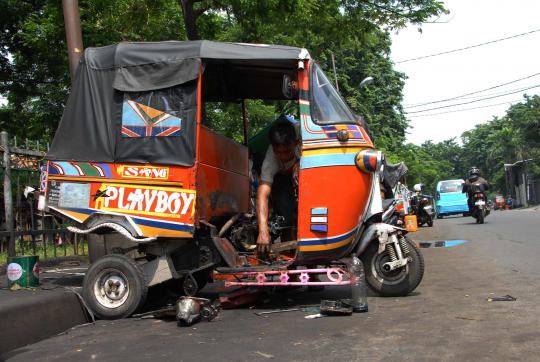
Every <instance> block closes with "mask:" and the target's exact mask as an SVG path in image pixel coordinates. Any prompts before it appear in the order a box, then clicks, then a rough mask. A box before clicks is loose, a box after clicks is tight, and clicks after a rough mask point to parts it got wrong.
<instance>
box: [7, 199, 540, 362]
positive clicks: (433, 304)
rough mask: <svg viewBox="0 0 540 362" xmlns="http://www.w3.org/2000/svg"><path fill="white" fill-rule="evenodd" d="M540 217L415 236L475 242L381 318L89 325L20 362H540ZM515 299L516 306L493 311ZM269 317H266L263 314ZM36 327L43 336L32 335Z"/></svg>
mask: <svg viewBox="0 0 540 362" xmlns="http://www.w3.org/2000/svg"><path fill="white" fill-rule="evenodd" d="M539 224H540V211H538V210H531V209H529V210H512V211H497V212H494V213H492V214H491V215H490V216H489V217H488V218H487V219H486V224H484V225H476V224H475V223H474V220H473V219H472V218H471V217H468V218H463V217H453V218H445V219H443V220H436V221H435V225H434V227H433V228H421V229H420V231H419V232H417V233H415V234H413V235H412V237H413V239H415V240H417V241H420V240H450V239H465V240H468V242H467V243H465V244H463V245H460V246H456V247H452V248H429V249H422V251H423V253H424V257H425V259H426V274H425V276H424V280H423V282H422V283H421V284H420V286H419V287H418V288H417V290H416V292H415V293H413V295H411V296H408V297H403V298H380V297H376V296H371V297H370V298H369V313H365V314H355V315H353V316H351V317H325V318H320V319H313V320H308V319H305V318H304V316H305V315H306V314H308V313H306V312H301V311H299V312H290V313H282V314H273V315H269V316H267V317H259V316H256V315H255V314H254V312H255V311H257V310H256V309H237V310H226V311H223V312H222V313H221V314H220V316H219V318H218V319H217V320H215V321H213V322H210V323H209V322H204V321H203V322H200V323H198V324H196V325H194V326H193V327H185V328H181V327H178V326H177V325H176V323H175V322H174V321H164V320H152V319H150V320H137V319H126V320H120V321H99V322H97V323H96V324H95V325H88V326H82V327H79V328H77V329H74V330H70V331H68V333H66V334H63V335H60V336H56V337H53V338H50V339H47V340H44V341H42V342H39V343H36V344H34V345H31V346H27V347H25V348H21V349H19V350H16V351H14V352H12V353H11V358H10V360H12V361H36V360H40V361H43V360H45V361H57V360H58V361H88V360H99V361H122V360H129V361H146V360H175V361H202V360H204V361H218V360H219V361H265V360H271V359H273V360H280V361H282V360H287V361H330V360H331V361H334V360H341V361H363V360H365V361H403V360H412V361H441V360H447V361H511V360H516V361H533V360H536V361H538V360H540V357H539V354H540V345H539V344H538V341H539V340H540V328H539V326H540V293H539V287H540V263H539V262H538V258H540V237H539V236H538V233H537V230H538V225H539ZM507 294H509V295H512V296H514V297H516V298H517V300H516V301H513V302H509V301H506V302H503V301H500V302H489V301H487V299H488V298H489V297H494V296H502V295H507ZM346 296H347V291H346V290H339V289H332V288H327V289H326V290H325V291H322V292H306V291H305V290H294V291H291V292H288V293H286V294H276V295H274V296H273V297H272V298H271V300H270V301H269V303H268V304H266V305H264V306H263V307H262V309H273V308H276V307H278V308H283V307H292V306H299V305H308V304H317V303H319V301H320V300H321V299H334V298H340V297H346ZM260 310H261V309H259V311H260ZM29 328H31V326H29Z"/></svg>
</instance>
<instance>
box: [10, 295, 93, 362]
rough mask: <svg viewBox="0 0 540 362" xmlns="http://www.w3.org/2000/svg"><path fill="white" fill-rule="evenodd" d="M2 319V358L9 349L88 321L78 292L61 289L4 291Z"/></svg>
mask: <svg viewBox="0 0 540 362" xmlns="http://www.w3.org/2000/svg"><path fill="white" fill-rule="evenodd" d="M0 320H1V321H2V328H0V360H4V359H5V358H8V357H9V356H8V355H6V353H7V352H9V351H12V350H14V349H16V348H19V347H23V346H26V345H28V344H32V343H35V342H37V341H40V340H42V339H45V338H48V337H51V336H54V335H56V334H58V333H61V332H63V331H66V330H68V329H69V328H71V327H74V326H76V325H79V324H83V323H87V322H88V319H87V315H86V312H85V310H84V307H83V306H82V303H81V301H80V300H79V297H78V296H77V294H75V293H74V292H71V291H68V290H65V289H61V288H58V289H54V290H41V289H38V290H19V291H9V290H0Z"/></svg>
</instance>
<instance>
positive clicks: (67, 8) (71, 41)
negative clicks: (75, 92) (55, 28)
mask: <svg viewBox="0 0 540 362" xmlns="http://www.w3.org/2000/svg"><path fill="white" fill-rule="evenodd" d="M62 7H63V9H64V26H65V29H66V41H67V48H68V57H69V73H70V74H71V83H73V80H74V78H75V72H76V71H77V66H78V65H79V60H80V59H81V55H82V52H83V43H82V33H81V16H80V14H79V1H78V0H62Z"/></svg>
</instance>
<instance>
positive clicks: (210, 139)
mask: <svg viewBox="0 0 540 362" xmlns="http://www.w3.org/2000/svg"><path fill="white" fill-rule="evenodd" d="M199 137H200V138H199V142H200V143H199V161H198V163H197V217H198V219H204V220H212V219H214V218H216V217H221V216H228V215H232V214H236V213H239V212H248V211H249V194H250V193H249V190H250V189H249V188H250V182H249V172H248V163H249V160H248V150H247V147H245V146H243V145H240V144H238V143H236V142H234V141H232V140H231V139H228V138H226V137H224V136H221V135H218V134H216V133H215V132H213V131H211V130H209V129H208V128H206V127H200V128H199Z"/></svg>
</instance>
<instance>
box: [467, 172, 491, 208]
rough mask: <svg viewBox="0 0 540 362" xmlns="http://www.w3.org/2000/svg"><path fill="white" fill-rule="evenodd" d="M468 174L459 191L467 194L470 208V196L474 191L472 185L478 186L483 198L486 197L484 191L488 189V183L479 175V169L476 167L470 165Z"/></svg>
mask: <svg viewBox="0 0 540 362" xmlns="http://www.w3.org/2000/svg"><path fill="white" fill-rule="evenodd" d="M468 174H469V178H468V179H467V181H465V182H464V183H463V189H462V191H461V192H463V193H466V194H467V202H468V203H469V209H472V206H473V205H472V196H473V194H474V192H475V188H474V187H473V185H478V186H479V187H480V191H481V192H482V193H483V194H484V198H485V199H487V198H486V197H485V192H486V191H487V190H489V183H488V182H487V181H486V180H485V179H484V178H483V177H481V176H480V170H479V169H478V168H477V167H471V169H470V170H469V173H468Z"/></svg>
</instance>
